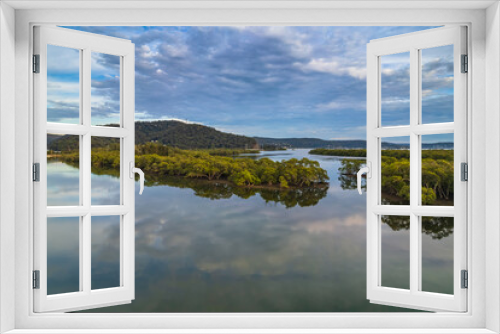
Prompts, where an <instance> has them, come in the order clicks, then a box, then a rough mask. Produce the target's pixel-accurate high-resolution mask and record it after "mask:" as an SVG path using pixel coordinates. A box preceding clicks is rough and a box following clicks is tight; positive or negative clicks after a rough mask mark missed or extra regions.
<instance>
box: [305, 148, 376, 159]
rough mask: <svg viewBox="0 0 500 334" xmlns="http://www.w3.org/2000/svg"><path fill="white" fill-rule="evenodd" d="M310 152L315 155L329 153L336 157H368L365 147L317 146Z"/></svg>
mask: <svg viewBox="0 0 500 334" xmlns="http://www.w3.org/2000/svg"><path fill="white" fill-rule="evenodd" d="M309 154H314V155H328V156H334V157H360V158H364V157H366V150H365V149H328V148H316V149H314V150H310V151H309Z"/></svg>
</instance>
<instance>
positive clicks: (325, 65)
mask: <svg viewBox="0 0 500 334" xmlns="http://www.w3.org/2000/svg"><path fill="white" fill-rule="evenodd" d="M294 65H295V66H296V67H298V68H300V69H301V70H303V71H305V72H309V71H314V72H322V73H330V74H333V75H349V76H351V77H353V78H355V79H359V80H363V79H365V78H366V68H365V67H356V66H346V65H342V64H340V63H339V62H338V61H336V60H327V59H325V58H313V59H311V61H309V63H306V64H302V63H295V64H294Z"/></svg>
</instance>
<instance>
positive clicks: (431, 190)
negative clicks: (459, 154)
mask: <svg viewBox="0 0 500 334" xmlns="http://www.w3.org/2000/svg"><path fill="white" fill-rule="evenodd" d="M314 151H320V153H319V154H322V153H321V152H323V153H325V151H327V152H326V153H328V154H326V155H332V154H333V153H334V152H333V151H335V152H336V153H338V155H339V156H353V157H362V156H363V155H365V156H366V150H314ZM409 159H410V151H408V150H383V151H382V181H381V182H382V184H381V186H382V193H383V195H384V196H383V197H384V200H387V201H389V202H393V201H399V202H400V204H409V200H410V160H409ZM363 165H364V161H363V160H354V159H343V160H342V166H341V167H340V168H339V173H340V176H339V180H340V181H341V186H342V188H344V189H354V188H355V187H356V182H355V180H353V179H351V178H352V177H353V176H355V175H356V172H357V171H358V170H359V169H360V168H361V167H362V166H363ZM453 177H454V169H453V150H423V151H422V204H424V205H432V204H437V202H438V201H439V204H442V205H447V204H449V202H450V201H452V200H453Z"/></svg>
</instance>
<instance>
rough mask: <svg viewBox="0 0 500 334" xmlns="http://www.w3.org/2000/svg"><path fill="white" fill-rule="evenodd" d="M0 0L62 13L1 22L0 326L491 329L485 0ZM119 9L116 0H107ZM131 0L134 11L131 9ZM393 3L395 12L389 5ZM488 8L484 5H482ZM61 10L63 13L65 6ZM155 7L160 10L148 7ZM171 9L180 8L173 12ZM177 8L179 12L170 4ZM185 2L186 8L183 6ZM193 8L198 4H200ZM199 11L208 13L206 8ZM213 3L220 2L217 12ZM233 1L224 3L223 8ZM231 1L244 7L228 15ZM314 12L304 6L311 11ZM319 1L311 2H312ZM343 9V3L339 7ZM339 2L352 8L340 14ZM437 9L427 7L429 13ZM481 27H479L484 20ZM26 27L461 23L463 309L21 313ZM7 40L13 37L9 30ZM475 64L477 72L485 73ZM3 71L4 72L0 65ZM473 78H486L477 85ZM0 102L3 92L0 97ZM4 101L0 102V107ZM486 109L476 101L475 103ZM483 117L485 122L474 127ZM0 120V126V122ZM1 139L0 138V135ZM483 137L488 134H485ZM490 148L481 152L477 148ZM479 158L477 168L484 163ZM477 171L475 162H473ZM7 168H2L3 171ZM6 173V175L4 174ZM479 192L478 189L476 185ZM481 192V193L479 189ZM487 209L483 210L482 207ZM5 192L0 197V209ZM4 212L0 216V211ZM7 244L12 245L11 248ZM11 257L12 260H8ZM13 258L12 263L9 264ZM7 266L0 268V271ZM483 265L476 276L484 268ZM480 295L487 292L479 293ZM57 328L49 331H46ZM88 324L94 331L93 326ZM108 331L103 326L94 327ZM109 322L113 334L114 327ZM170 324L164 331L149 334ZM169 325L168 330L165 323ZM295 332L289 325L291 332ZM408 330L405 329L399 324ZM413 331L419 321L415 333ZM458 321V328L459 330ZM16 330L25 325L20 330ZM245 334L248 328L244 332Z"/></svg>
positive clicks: (490, 59) (27, 125)
mask: <svg viewBox="0 0 500 334" xmlns="http://www.w3.org/2000/svg"><path fill="white" fill-rule="evenodd" d="M8 3H9V4H10V5H12V6H15V7H17V8H28V9H29V8H58V7H66V9H62V10H37V9H33V10H26V11H24V10H17V11H16V13H15V16H16V21H15V24H14V20H6V21H1V20H0V24H4V23H5V24H6V25H7V27H8V28H9V29H8V30H6V29H3V30H1V31H0V33H1V34H3V35H2V36H5V35H7V36H9V34H13V33H14V31H15V35H16V62H15V66H16V76H15V77H16V80H15V108H16V113H15V114H14V113H12V112H11V111H12V110H11V109H8V108H6V107H5V105H7V106H13V105H14V101H13V100H12V99H10V98H9V96H12V95H9V93H10V94H13V93H14V88H13V87H12V86H9V85H3V86H0V92H1V93H2V109H1V112H2V117H3V120H5V121H7V122H9V123H8V124H11V126H13V127H14V126H15V138H16V140H15V143H16V147H15V149H16V151H17V152H16V155H15V160H16V198H15V216H16V218H15V224H14V222H9V221H7V222H5V221H2V231H9V230H12V231H13V230H14V226H15V239H14V234H13V233H12V234H10V238H9V237H8V236H7V237H6V236H5V235H2V239H1V240H2V248H1V249H0V256H1V261H0V265H2V268H3V269H4V270H2V275H1V279H2V281H3V282H4V283H3V285H1V286H0V289H1V290H0V293H1V296H2V305H5V303H8V304H9V306H10V307H9V308H7V307H3V308H0V312H1V313H0V315H1V316H2V317H3V319H6V320H7V321H4V322H3V323H2V325H3V330H8V329H13V328H17V329H16V330H15V332H16V333H36V332H38V331H37V330H36V329H37V328H51V330H50V332H52V333H57V332H60V333H63V332H64V333H70V332H76V331H75V330H71V328H89V327H90V328H94V329H93V330H92V329H88V330H86V332H89V333H98V332H102V333H104V332H108V333H111V329H113V328H114V329H116V331H114V332H120V333H123V332H125V330H124V329H125V328H137V327H138V326H142V327H143V326H145V325H146V326H148V327H149V328H156V329H157V330H145V329H142V330H131V329H130V330H127V331H126V332H128V333H136V332H137V333H153V332H155V333H160V332H165V333H167V332H168V333H174V332H184V333H186V332H197V333H202V332H206V333H210V332H212V333H213V332H218V333H229V332H231V333H233V332H244V331H243V330H239V329H243V328H253V330H252V332H259V333H264V332H265V333H283V332H290V333H292V332H293V333H297V332H314V333H346V332H349V333H410V332H411V333H451V332H461V333H492V331H494V332H498V331H499V330H500V316H499V314H500V312H499V310H500V298H499V297H498V296H499V292H500V291H499V290H500V289H499V286H498V280H499V277H500V263H499V261H498V256H497V254H498V251H499V244H500V242H499V241H500V240H499V239H500V238H499V236H498V235H499V231H500V230H499V227H498V224H497V222H498V218H499V217H500V208H499V206H498V204H497V203H498V200H499V199H500V192H499V190H498V189H499V186H500V176H499V175H498V173H496V172H495V173H491V174H490V175H489V182H488V183H486V182H485V179H486V178H485V170H486V171H490V172H494V171H496V170H497V166H498V162H500V154H499V153H498V152H496V151H495V149H498V146H499V144H500V138H499V135H498V124H499V115H498V112H497V110H498V106H499V105H500V99H499V97H498V89H500V70H499V64H498V63H499V51H500V43H499V29H500V18H499V16H500V15H499V9H498V4H497V3H496V1H495V2H493V1H487V2H475V1H462V2H447V1H433V2H432V3H431V2H418V1H405V2H404V3H403V2H398V3H397V5H396V4H395V3H394V2H384V1H371V2H370V4H369V6H367V3H366V2H363V1H359V2H358V1H344V2H343V1H338V2H330V3H325V2H321V3H320V2H314V1H311V2H305V1H303V2H300V1H297V2H294V3H285V2H282V3H277V2H269V3H265V4H264V3H253V4H252V3H248V2H247V3H245V4H241V3H237V4H235V2H232V3H231V4H230V3H226V4H221V3H220V2H219V3H218V2H216V1H211V2H205V3H203V4H200V3H193V2H189V1H187V2H184V3H183V4H179V3H177V2H164V3H159V2H154V3H153V2H150V1H144V5H141V4H137V3H134V2H133V1H130V2H126V3H123V6H126V7H133V8H139V7H141V8H156V9H154V10H145V9H144V10H123V9H122V10H120V9H117V7H116V6H117V5H116V3H114V2H110V1H100V2H93V1H88V2H85V1H80V2H76V3H78V4H73V3H70V2H69V1H68V2H64V3H62V2H57V3H55V2H43V1H38V2H37V3H34V2H16V1H8ZM0 6H1V7H0V8H1V9H2V15H4V14H5V15H6V16H9V15H11V16H12V14H13V12H14V11H13V10H12V8H10V6H8V5H7V4H6V3H5V2H4V3H2V4H0ZM97 6H98V7H100V8H102V7H104V8H110V9H112V10H98V11H96V10H91V9H79V10H73V9H71V8H75V7H78V8H96V7H97ZM118 6H120V5H118ZM134 6H135V7H134ZM395 6H397V7H398V8H399V9H391V8H394V7H395ZM488 6H489V7H488ZM68 7H69V8H68ZM157 7H163V8H169V9H168V10H166V9H158V8H157ZM179 7H181V9H180V8H179ZM182 8H184V9H182ZM187 8H190V9H187ZM201 8H205V10H203V9H201ZM206 8H209V9H208V10H207V9H206ZM224 8H225V9H224ZM230 8H233V9H230ZM235 8H247V9H245V10H241V9H240V10H238V9H235ZM315 8H316V9H315ZM317 8H320V9H317ZM346 8H347V9H346ZM348 8H351V9H353V8H355V10H349V9H348ZM436 8H437V9H436ZM485 22H486V26H485ZM34 23H45V24H51V23H52V24H54V23H57V24H67V25H70V24H75V25H78V24H80V25H91V24H97V25H99V24H101V25H102V24H108V25H109V24H114V25H141V24H150V25H158V24H167V25H168V24H170V25H224V24H248V25H252V24H257V25H258V24H261V25H269V24H283V25H321V24H331V25H360V24H363V25H398V24H403V23H404V24H406V25H419V24H424V25H439V24H466V25H468V26H469V27H470V28H471V29H470V30H469V37H470V41H471V44H470V47H469V51H471V52H470V53H469V55H470V56H471V69H473V70H472V73H471V75H470V77H469V79H468V81H469V84H472V85H471V86H470V87H471V89H470V91H469V106H470V107H471V109H470V110H472V112H471V113H470V114H469V122H468V131H469V133H471V141H470V144H469V147H470V148H471V150H469V152H470V153H471V155H472V157H471V159H470V160H471V161H470V173H471V178H473V179H474V182H472V183H471V184H470V188H469V190H468V192H469V196H470V198H471V201H470V203H469V209H470V210H469V211H468V216H469V218H470V219H471V221H472V222H473V225H474V228H473V229H472V230H471V228H469V232H473V233H472V234H471V238H470V239H469V241H468V243H469V247H470V250H471V257H470V259H469V260H468V262H469V268H470V269H471V271H472V272H473V273H474V274H473V275H471V277H470V279H471V281H470V282H469V283H470V288H469V290H468V296H469V298H468V299H469V305H470V309H469V311H468V313H467V314H463V315H455V314H431V315H426V316H422V315H419V314H410V315H405V314H376V315H375V314H314V315H311V314H289V315H283V314H276V315H269V314H247V315H241V314H230V315H224V314H217V315H215V314H212V315H189V314H173V315H153V314H151V315H127V316H123V315H80V316H76V317H75V316H74V315H43V316H37V315H34V314H31V313H30V311H29V310H30V307H31V305H32V304H31V301H30V298H29V295H30V291H31V290H30V289H29V286H30V272H29V270H30V267H31V263H27V262H30V261H26V259H28V258H29V254H30V248H29V245H30V244H31V242H32V240H31V238H30V237H29V235H30V232H29V231H30V229H31V227H30V226H31V218H30V217H31V216H32V214H31V213H30V211H29V209H28V208H29V206H30V201H29V199H27V198H28V195H29V193H30V191H31V190H30V189H31V182H30V181H29V177H30V163H31V161H30V158H29V157H30V154H31V153H30V145H29V143H30V141H31V136H30V135H29V134H30V131H31V130H30V129H31V118H30V115H31V109H30V101H29V99H28V96H29V95H30V94H31V91H30V85H29V83H30V74H29V64H30V59H29V54H30V25H32V24H34ZM12 36H13V35H12ZM4 40H5V38H4V39H3V40H2V51H4V52H10V53H11V54H14V53H13V52H14V51H13V50H12V49H11V51H9V49H6V48H4V46H5V44H3V43H4V42H3V41H4ZM0 61H1V62H2V63H0V64H1V66H2V71H4V70H5V69H8V67H9V66H13V61H11V60H10V61H9V60H8V59H6V58H5V57H3V58H1V59H0ZM485 64H487V65H488V71H487V72H486V71H485ZM2 73H6V72H2ZM4 78H5V77H4ZM4 78H2V80H4ZM13 80H14V78H13V77H12V76H11V77H8V79H7V80H6V81H8V82H10V83H11V82H13ZM485 83H488V85H487V86H486V85H485ZM4 97H5V99H4ZM4 101H5V102H4ZM486 107H488V108H486ZM486 117H488V122H486ZM4 124H5V123H4ZM0 134H2V135H3V133H0ZM485 134H487V135H488V136H489V137H488V138H490V139H491V140H489V141H486V140H485V138H486V135H485ZM10 144H11V143H6V142H5V141H3V142H1V141H0V145H1V147H2V150H1V152H2V154H5V155H7V156H11V157H14V148H13V147H12V148H11V145H10ZM485 147H486V148H488V149H490V154H489V155H488V156H486V154H485V153H484V152H485V150H484V148H485ZM487 161H488V162H489V163H488V164H487V165H486V162H487ZM485 166H486V167H485ZM0 167H1V168H2V169H0V176H1V177H2V178H4V177H5V176H6V172H5V170H6V169H5V168H4V167H5V165H4V163H3V162H2V165H0ZM7 171H8V169H7ZM9 176H10V174H9ZM485 189H486V190H485ZM486 192H488V197H486V196H485V194H486ZM485 202H486V203H487V204H489V205H488V206H487V207H486V206H485V204H484V203H485ZM5 203H6V202H5V199H2V200H1V202H0V204H1V205H2V209H3V210H4V208H5V207H6V206H5ZM4 212H5V211H4ZM14 241H15V243H14ZM13 253H15V259H16V260H15V261H9V259H10V258H12V256H11V255H12V254H13ZM14 263H16V264H17V265H16V266H14ZM5 269H7V270H5ZM485 272H486V273H487V275H485ZM14 277H15V278H17V280H16V281H17V283H16V288H15V296H13V294H10V293H9V292H10V291H12V289H11V288H9V289H7V288H6V286H5V282H13V279H14ZM486 290H488V294H486V293H485V291H486ZM4 300H5V301H6V302H3V301H4ZM14 304H15V319H12V318H11V317H10V315H11V314H12V313H11V311H12V309H13V308H12V307H11V305H14ZM0 306H1V305H0ZM57 328H59V330H57ZM98 328H100V329H101V330H97V329H98ZM106 328H107V329H109V331H106V330H105V329H106ZM119 328H121V329H119ZM161 328H164V329H165V328H170V330H166V329H165V330H160V329H161ZM175 328H177V329H178V330H175ZM179 328H192V329H193V330H191V331H185V330H184V331H182V330H180V329H179ZM294 328H295V329H299V328H300V329H302V330H295V331H294V330H293V329H294ZM411 328H415V329H411ZM416 328H420V329H419V330H417V329H416ZM460 328H462V330H460ZM24 329H26V330H24ZM246 332H247V333H248V331H246Z"/></svg>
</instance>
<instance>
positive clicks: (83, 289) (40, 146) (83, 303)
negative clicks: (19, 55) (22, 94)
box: [33, 26, 135, 313]
mask: <svg viewBox="0 0 500 334" xmlns="http://www.w3.org/2000/svg"><path fill="white" fill-rule="evenodd" d="M33 40H34V53H35V54H38V55H39V57H40V58H39V62H40V64H39V73H37V74H36V75H34V76H33V85H34V86H33V87H34V94H33V95H34V100H33V102H34V103H33V109H34V113H33V114H34V117H33V123H34V128H33V131H34V138H35V140H34V147H33V152H34V162H35V163H38V164H39V166H40V167H39V174H40V175H39V181H38V182H36V183H35V184H34V185H33V192H34V194H33V195H34V196H33V201H34V215H33V217H34V219H33V227H34V248H33V249H34V258H33V264H34V267H33V268H34V270H38V271H39V288H38V289H34V291H33V292H34V297H35V300H34V310H35V312H37V313H38V312H54V311H63V310H64V311H76V310H84V309H88V308H96V307H99V306H97V305H101V307H104V306H111V305H119V304H125V303H130V302H131V300H133V299H134V291H135V289H134V287H135V268H134V263H135V261H134V260H135V252H134V245H135V192H134V188H135V179H133V178H131V177H130V176H131V175H134V173H133V168H134V161H135V156H134V154H135V146H134V143H135V123H134V121H135V117H134V101H135V98H134V97H135V96H134V94H135V89H134V87H135V85H134V82H135V71H134V68H135V47H134V44H132V43H131V42H130V41H129V40H124V39H119V38H113V37H109V36H101V35H96V34H91V33H86V32H80V31H75V30H71V29H65V28H60V27H55V28H54V27H46V26H36V27H34V39H33ZM48 45H57V46H62V47H66V48H72V49H73V50H78V53H79V57H80V62H79V63H80V87H79V91H80V94H79V96H80V108H79V116H80V117H79V122H78V124H65V123H52V122H48V121H47V75H48V73H47V72H48V66H47V62H48V59H47V46H48ZM92 52H99V53H103V54H108V55H114V56H116V57H119V62H120V71H119V72H120V78H119V80H120V86H119V89H120V101H119V104H120V110H119V113H120V121H119V124H118V125H119V126H118V127H107V126H92V125H91V124H92V123H91V113H92V112H91V92H90V91H91V71H92V69H91V57H92ZM48 133H52V134H61V135H73V136H75V135H76V136H79V138H80V139H79V157H80V159H79V160H80V168H79V179H80V186H79V190H80V194H79V198H80V200H79V204H78V205H74V206H47V140H46V138H47V134H48ZM92 137H110V138H115V139H118V140H119V141H120V181H119V182H120V202H119V203H117V204H116V205H92V203H91V199H92V194H91V189H92V184H91V155H92V152H91V151H92V149H91V139H92ZM94 216H115V217H119V223H120V245H119V250H120V257H119V261H120V263H119V268H120V273H119V275H120V283H119V284H120V285H119V286H117V287H113V288H106V289H92V286H91V285H92V284H91V282H92V277H91V258H92V244H91V230H92V217H94ZM51 217H73V218H78V219H79V262H80V263H79V283H80V287H79V291H76V292H70V293H61V294H53V295H48V294H47V233H48V232H47V223H46V221H47V218H51Z"/></svg>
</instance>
